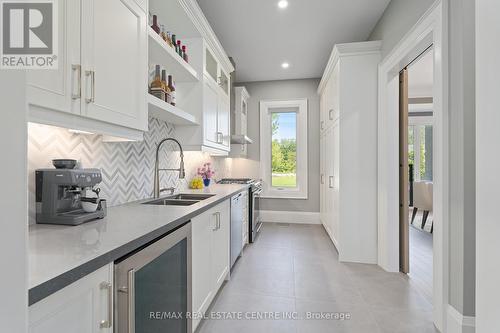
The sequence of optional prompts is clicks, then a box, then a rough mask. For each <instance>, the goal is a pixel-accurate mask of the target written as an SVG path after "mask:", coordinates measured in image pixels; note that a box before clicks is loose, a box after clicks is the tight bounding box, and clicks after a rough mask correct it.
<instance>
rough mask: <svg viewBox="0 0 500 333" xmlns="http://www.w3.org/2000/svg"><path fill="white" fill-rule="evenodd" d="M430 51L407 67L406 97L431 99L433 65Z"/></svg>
mask: <svg viewBox="0 0 500 333" xmlns="http://www.w3.org/2000/svg"><path fill="white" fill-rule="evenodd" d="M433 54H434V52H433V51H432V50H430V51H428V52H427V53H426V54H424V55H423V56H422V57H421V58H420V59H418V60H417V61H415V62H414V63H413V64H412V65H411V66H410V67H408V97H410V98H412V97H432V88H433V82H434V68H433V67H434V63H433Z"/></svg>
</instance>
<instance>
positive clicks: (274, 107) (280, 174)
mask: <svg viewBox="0 0 500 333" xmlns="http://www.w3.org/2000/svg"><path fill="white" fill-rule="evenodd" d="M260 128H261V141H260V151H261V164H260V165H261V167H260V171H261V177H262V181H263V190H264V191H263V195H262V197H268V198H291V199H307V99H297V100H287V101H261V102H260Z"/></svg>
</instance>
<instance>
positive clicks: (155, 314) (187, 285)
mask: <svg viewBox="0 0 500 333" xmlns="http://www.w3.org/2000/svg"><path fill="white" fill-rule="evenodd" d="M190 226H191V224H188V225H186V226H184V227H183V228H180V229H178V230H176V231H174V232H173V233H172V234H170V235H167V236H165V237H164V238H162V239H160V240H158V241H157V242H155V243H153V244H151V245H150V246H148V247H146V248H144V249H143V250H141V251H139V252H137V253H135V254H134V255H132V256H130V257H129V258H127V259H125V260H124V261H122V262H120V263H119V264H117V265H116V272H117V273H118V274H117V275H116V278H117V282H118V284H116V286H117V288H118V289H117V301H118V302H117V303H118V304H117V313H116V321H117V322H116V324H117V327H118V332H127V333H128V332H130V333H150V332H173V333H188V332H189V333H191V320H190V319H189V314H190V311H191V234H190ZM186 227H189V228H186Z"/></svg>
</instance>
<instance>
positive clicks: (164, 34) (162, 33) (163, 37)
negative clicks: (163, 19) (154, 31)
mask: <svg viewBox="0 0 500 333" xmlns="http://www.w3.org/2000/svg"><path fill="white" fill-rule="evenodd" d="M160 36H161V38H162V39H163V40H164V41H165V42H166V43H168V42H167V32H166V31H165V26H164V25H163V24H160Z"/></svg>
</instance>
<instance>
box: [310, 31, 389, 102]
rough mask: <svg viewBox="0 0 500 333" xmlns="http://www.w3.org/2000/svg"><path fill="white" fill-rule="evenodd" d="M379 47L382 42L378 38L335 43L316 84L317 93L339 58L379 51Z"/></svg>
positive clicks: (323, 85) (321, 88)
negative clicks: (368, 40) (367, 40)
mask: <svg viewBox="0 0 500 333" xmlns="http://www.w3.org/2000/svg"><path fill="white" fill-rule="evenodd" d="M381 49H382V42H381V41H379V40H376V41H370V42H359V43H344V44H335V45H334V46H333V49H332V53H331V55H330V59H328V63H327V64H326V67H325V71H324V72H323V76H322V77H321V81H320V83H319V86H318V94H320V93H321V91H322V90H323V88H324V87H325V85H326V82H327V81H328V79H329V78H330V75H331V74H332V72H333V69H334V68H335V65H336V64H337V62H338V61H339V59H340V58H342V57H349V56H353V55H362V54H363V55H364V54H370V53H380V50H381Z"/></svg>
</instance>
